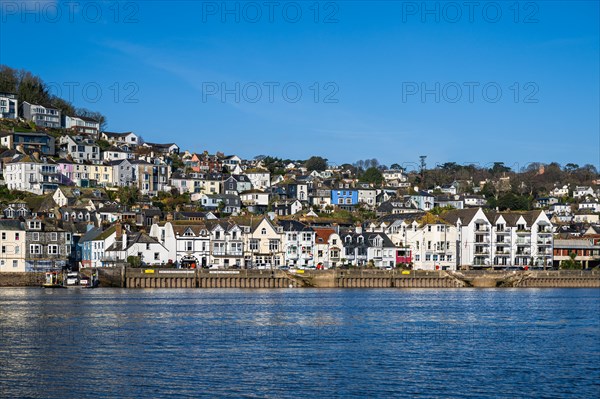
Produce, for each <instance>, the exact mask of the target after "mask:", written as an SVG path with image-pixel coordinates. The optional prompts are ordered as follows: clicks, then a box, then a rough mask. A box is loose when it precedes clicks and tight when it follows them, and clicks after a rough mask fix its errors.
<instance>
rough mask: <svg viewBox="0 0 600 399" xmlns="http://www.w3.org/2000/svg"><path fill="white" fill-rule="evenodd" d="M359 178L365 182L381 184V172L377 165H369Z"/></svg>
mask: <svg viewBox="0 0 600 399" xmlns="http://www.w3.org/2000/svg"><path fill="white" fill-rule="evenodd" d="M361 180H362V181H365V182H367V183H375V184H381V183H382V182H383V180H384V179H383V174H382V173H381V171H380V170H379V169H377V167H373V166H372V167H370V168H369V169H367V170H366V171H365V173H363V175H362V176H361Z"/></svg>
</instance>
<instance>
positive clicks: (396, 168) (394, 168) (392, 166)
mask: <svg viewBox="0 0 600 399" xmlns="http://www.w3.org/2000/svg"><path fill="white" fill-rule="evenodd" d="M390 169H392V170H403V168H402V166H400V165H399V164H397V163H393V164H392V165H391V166H390Z"/></svg>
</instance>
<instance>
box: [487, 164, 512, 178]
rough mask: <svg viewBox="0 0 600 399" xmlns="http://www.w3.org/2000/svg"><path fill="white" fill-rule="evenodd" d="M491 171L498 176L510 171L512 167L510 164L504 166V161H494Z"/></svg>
mask: <svg viewBox="0 0 600 399" xmlns="http://www.w3.org/2000/svg"><path fill="white" fill-rule="evenodd" d="M489 172H490V173H491V174H492V175H493V176H498V175H501V174H503V173H507V172H510V168H509V167H508V166H504V162H494V166H492V167H491V168H490V170H489Z"/></svg>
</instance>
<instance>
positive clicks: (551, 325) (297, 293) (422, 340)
mask: <svg viewBox="0 0 600 399" xmlns="http://www.w3.org/2000/svg"><path fill="white" fill-rule="evenodd" d="M0 397H1V398H77V399H79V398H197V397H206V398H215V397H229V398H394V397H406V398H409V397H423V398H518V397H519V398H520V397H535V398H543V397H544V398H594V397H600V290H598V289H497V290H496V289H490V290H476V289H472V290H471V289H455V290H454V289H447V290H431V289H429V290H418V289H415V290H399V289H375V290H367V289H362V290H351V289H346V290H337V289H332V290H327V289H321V290H312V289H290V290H199V289H190V290H185V289H177V290H161V289H153V290H131V289H130V290H127V289H95V290H79V289H63V290H50V289H41V288H40V289H38V288H23V289H21V288H6V289H0Z"/></svg>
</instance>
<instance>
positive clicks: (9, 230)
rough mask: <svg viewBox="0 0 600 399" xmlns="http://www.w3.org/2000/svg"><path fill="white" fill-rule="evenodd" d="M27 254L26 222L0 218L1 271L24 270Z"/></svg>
mask: <svg viewBox="0 0 600 399" xmlns="http://www.w3.org/2000/svg"><path fill="white" fill-rule="evenodd" d="M25 256H26V250H25V223H23V222H21V221H19V220H0V272H24V271H25Z"/></svg>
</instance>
